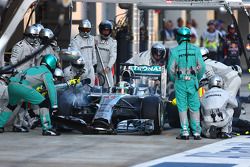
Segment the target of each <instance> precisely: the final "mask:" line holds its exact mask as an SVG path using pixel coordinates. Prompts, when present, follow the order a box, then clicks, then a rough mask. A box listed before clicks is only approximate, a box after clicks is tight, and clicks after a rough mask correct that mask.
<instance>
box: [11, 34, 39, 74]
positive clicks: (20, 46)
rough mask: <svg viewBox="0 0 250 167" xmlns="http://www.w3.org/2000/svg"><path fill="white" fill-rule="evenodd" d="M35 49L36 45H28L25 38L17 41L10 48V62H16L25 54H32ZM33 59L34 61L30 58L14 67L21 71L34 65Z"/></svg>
mask: <svg viewBox="0 0 250 167" xmlns="http://www.w3.org/2000/svg"><path fill="white" fill-rule="evenodd" d="M36 49H37V47H34V46H32V45H30V44H29V43H28V42H27V41H26V40H25V39H23V40H21V41H19V42H18V43H16V44H15V45H14V47H13V48H12V53H11V58H10V62H11V64H16V63H18V62H20V61H21V60H23V59H24V58H25V57H26V56H28V55H30V54H32V53H33V52H34V51H35V50H36ZM34 61H35V60H34V59H31V60H29V61H28V62H26V63H24V64H22V65H20V66H18V67H16V69H17V71H22V70H25V69H27V68H30V67H32V66H34V63H35V62H34Z"/></svg>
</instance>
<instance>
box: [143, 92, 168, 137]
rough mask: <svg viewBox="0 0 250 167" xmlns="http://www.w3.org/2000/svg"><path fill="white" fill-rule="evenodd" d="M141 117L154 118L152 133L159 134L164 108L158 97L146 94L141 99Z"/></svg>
mask: <svg viewBox="0 0 250 167" xmlns="http://www.w3.org/2000/svg"><path fill="white" fill-rule="evenodd" d="M141 117H142V119H152V120H154V131H153V134H157V135H159V134H161V132H162V129H163V125H164V109H163V104H162V102H161V100H160V98H159V97H156V96H147V97H145V98H144V99H143V100H142V109H141Z"/></svg>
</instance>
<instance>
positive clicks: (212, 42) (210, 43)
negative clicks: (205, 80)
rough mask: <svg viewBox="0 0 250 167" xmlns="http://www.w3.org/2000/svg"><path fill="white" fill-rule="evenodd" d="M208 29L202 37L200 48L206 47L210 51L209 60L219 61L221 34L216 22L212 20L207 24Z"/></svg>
mask: <svg viewBox="0 0 250 167" xmlns="http://www.w3.org/2000/svg"><path fill="white" fill-rule="evenodd" d="M207 26H208V29H207V30H206V31H204V32H203V34H202V36H201V41H200V46H201V47H203V46H204V47H206V48H207V49H208V50H209V53H210V55H209V58H211V59H213V60H218V56H217V53H218V48H219V43H220V38H221V35H220V32H219V31H218V30H216V29H215V22H214V20H210V21H208V23H207Z"/></svg>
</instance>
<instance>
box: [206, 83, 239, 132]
mask: <svg viewBox="0 0 250 167" xmlns="http://www.w3.org/2000/svg"><path fill="white" fill-rule="evenodd" d="M237 105H238V103H237V101H236V98H235V97H232V96H231V95H230V94H229V93H228V92H227V91H226V90H224V89H221V88H218V87H213V88H211V89H209V90H208V91H207V92H206V93H205V94H204V96H203V97H202V98H201V107H202V111H201V113H202V117H203V120H202V121H201V125H202V133H203V134H204V135H205V136H206V137H210V133H209V129H210V127H211V126H212V125H214V126H216V127H218V128H221V132H226V133H231V132H232V120H233V113H234V110H233V108H235V107H237Z"/></svg>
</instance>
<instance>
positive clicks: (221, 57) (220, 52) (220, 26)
mask: <svg viewBox="0 0 250 167" xmlns="http://www.w3.org/2000/svg"><path fill="white" fill-rule="evenodd" d="M215 28H216V30H218V31H219V32H220V34H221V38H220V43H219V47H218V54H217V55H218V61H220V62H224V54H223V45H224V43H225V37H226V34H227V32H226V30H225V24H224V21H222V20H216V21H215Z"/></svg>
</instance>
